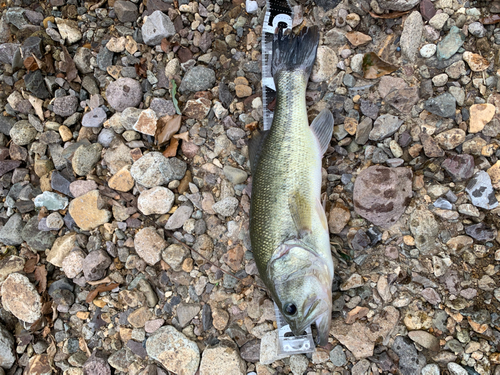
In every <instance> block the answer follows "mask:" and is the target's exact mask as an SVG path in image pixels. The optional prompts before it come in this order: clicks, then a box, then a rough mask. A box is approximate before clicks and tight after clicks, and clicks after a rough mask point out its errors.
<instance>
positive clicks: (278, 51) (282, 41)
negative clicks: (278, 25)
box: [271, 26, 319, 76]
mask: <svg viewBox="0 0 500 375" xmlns="http://www.w3.org/2000/svg"><path fill="white" fill-rule="evenodd" d="M318 44H319V28H318V26H312V27H309V28H304V29H302V32H301V33H300V34H299V35H294V34H293V33H290V34H288V35H283V29H279V31H278V34H277V35H274V40H273V58H272V64H271V69H272V70H271V72H272V74H273V76H276V75H277V74H278V73H279V72H280V71H284V70H286V71H292V70H303V71H305V72H306V74H307V76H309V75H310V74H311V70H312V67H313V65H314V61H315V60H316V52H317V50H318Z"/></svg>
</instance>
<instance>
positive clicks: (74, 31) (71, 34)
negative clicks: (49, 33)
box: [55, 18, 83, 44]
mask: <svg viewBox="0 0 500 375" xmlns="http://www.w3.org/2000/svg"><path fill="white" fill-rule="evenodd" d="M55 21H56V24H57V28H58V30H59V34H61V37H62V38H63V39H65V40H67V41H68V44H73V43H76V42H78V41H79V40H80V39H82V36H83V35H82V32H81V31H80V28H79V27H78V23H77V22H76V21H73V20H69V19H62V18H56V19H55Z"/></svg>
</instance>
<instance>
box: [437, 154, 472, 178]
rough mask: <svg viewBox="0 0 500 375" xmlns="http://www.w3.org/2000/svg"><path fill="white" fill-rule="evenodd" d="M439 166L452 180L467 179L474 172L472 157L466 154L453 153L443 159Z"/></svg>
mask: <svg viewBox="0 0 500 375" xmlns="http://www.w3.org/2000/svg"><path fill="white" fill-rule="evenodd" d="M441 166H442V167H443V169H444V170H445V171H446V172H447V173H448V174H449V175H450V176H451V177H452V179H453V181H464V180H468V179H469V178H471V177H472V175H473V173H474V157H473V156H472V155H467V154H462V155H455V156H453V157H451V158H448V159H446V160H445V161H443V163H442V164H441Z"/></svg>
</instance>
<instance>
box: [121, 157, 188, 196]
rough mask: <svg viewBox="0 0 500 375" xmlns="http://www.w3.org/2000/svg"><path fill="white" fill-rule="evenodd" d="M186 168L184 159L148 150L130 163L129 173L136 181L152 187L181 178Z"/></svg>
mask: <svg viewBox="0 0 500 375" xmlns="http://www.w3.org/2000/svg"><path fill="white" fill-rule="evenodd" d="M186 170H187V165H186V163H185V162H184V161H182V160H180V159H177V158H175V157H173V158H168V159H167V158H166V157H165V156H163V155H162V154H161V153H160V152H150V153H148V154H146V155H144V156H143V157H141V158H140V159H139V160H137V161H136V162H135V163H134V164H133V165H132V168H131V169H130V173H131V174H132V177H133V178H134V180H135V181H136V182H137V183H139V184H141V185H143V186H144V187H147V188H152V187H155V186H160V185H167V184H168V183H169V182H170V181H172V180H181V179H182V178H183V177H184V175H185V173H186Z"/></svg>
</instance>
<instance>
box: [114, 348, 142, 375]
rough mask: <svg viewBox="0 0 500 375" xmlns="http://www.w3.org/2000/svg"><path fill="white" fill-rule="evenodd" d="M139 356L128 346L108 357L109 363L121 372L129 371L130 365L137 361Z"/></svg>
mask: <svg viewBox="0 0 500 375" xmlns="http://www.w3.org/2000/svg"><path fill="white" fill-rule="evenodd" d="M138 359H139V357H137V356H136V355H135V354H134V353H133V352H132V351H131V350H130V349H129V348H128V347H125V348H122V349H120V350H118V351H115V352H114V353H113V354H111V355H110V356H109V358H108V363H109V365H110V366H111V367H113V368H114V369H116V370H117V371H121V372H125V373H127V372H129V370H130V366H131V365H132V364H133V363H135V362H137V361H138Z"/></svg>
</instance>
